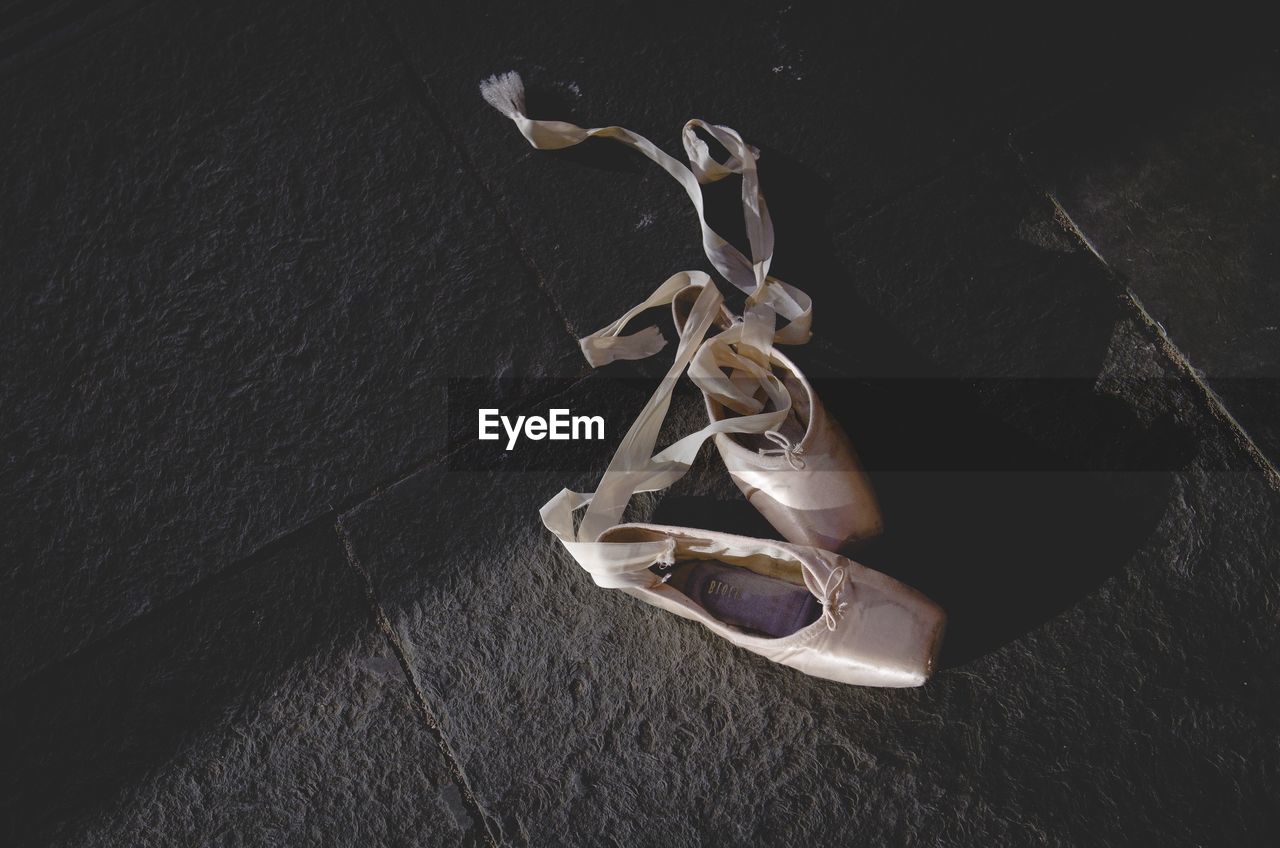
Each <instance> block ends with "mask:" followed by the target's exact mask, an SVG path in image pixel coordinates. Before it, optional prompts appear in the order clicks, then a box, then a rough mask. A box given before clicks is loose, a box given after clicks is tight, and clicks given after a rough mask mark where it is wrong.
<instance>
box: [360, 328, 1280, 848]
mask: <svg viewBox="0 0 1280 848" xmlns="http://www.w3.org/2000/svg"><path fill="white" fill-rule="evenodd" d="M1163 369H1164V365H1163V363H1162V362H1161V360H1160V359H1159V357H1158V354H1157V353H1156V351H1155V349H1154V347H1153V346H1152V345H1151V344H1150V342H1149V340H1148V339H1146V338H1145V337H1144V336H1143V335H1142V333H1141V332H1140V331H1139V330H1136V329H1135V326H1134V324H1133V323H1132V322H1122V323H1121V324H1119V325H1117V327H1116V330H1115V340H1114V344H1113V345H1112V348H1111V354H1110V356H1109V358H1108V361H1107V363H1106V369H1105V371H1104V374H1103V375H1101V381H1100V382H1101V384H1102V386H1103V387H1104V389H1103V390H1105V391H1108V392H1111V393H1114V394H1115V395H1116V396H1117V397H1121V398H1123V399H1124V400H1125V402H1126V403H1130V404H1137V403H1138V400H1137V399H1135V397H1134V395H1135V394H1140V393H1142V392H1144V391H1148V390H1149V389H1150V387H1151V386H1152V385H1153V383H1152V380H1157V381H1158V382H1156V383H1154V385H1159V386H1165V385H1176V384H1173V383H1171V382H1168V381H1169V376H1170V375H1168V374H1167V373H1165V372H1164V370H1163ZM1184 388H1185V387H1184ZM1160 395H1161V396H1160V397H1159V398H1152V399H1146V400H1143V401H1141V403H1142V405H1143V408H1144V409H1145V410H1146V414H1151V415H1163V414H1168V415H1171V416H1174V417H1176V418H1179V419H1180V420H1183V421H1184V422H1185V423H1186V424H1187V426H1191V427H1194V428H1195V429H1196V431H1197V434H1198V436H1199V437H1200V438H1202V439H1203V440H1204V441H1203V443H1202V444H1201V448H1200V451H1199V455H1198V456H1197V457H1196V459H1195V460H1194V461H1193V463H1192V464H1191V465H1190V466H1188V467H1187V468H1185V469H1183V470H1182V471H1180V472H1178V473H1177V474H1175V475H1173V477H1172V480H1167V481H1162V482H1163V485H1162V486H1161V487H1160V489H1159V490H1158V492H1159V494H1160V496H1161V497H1160V500H1159V501H1158V503H1156V504H1154V506H1155V507H1156V509H1155V516H1154V520H1153V521H1152V523H1149V524H1147V525H1145V526H1143V527H1141V528H1140V530H1139V534H1138V536H1137V538H1134V539H1132V540H1131V545H1132V547H1131V548H1130V549H1129V550H1128V551H1125V552H1117V551H1116V550H1114V549H1112V547H1111V546H1110V544H1109V540H1106V539H1099V538H1097V536H1096V535H1095V532H1094V528H1093V527H1090V526H1087V525H1086V526H1083V527H1075V528H1072V532H1073V533H1075V534H1076V535H1077V536H1080V537H1081V538H1083V539H1084V540H1086V541H1085V543H1084V544H1077V543H1076V542H1075V541H1074V540H1073V539H1071V538H1069V537H1063V536H1058V537H1040V538H1037V539H1034V540H1031V541H1032V542H1033V544H1028V545H1027V546H1026V547H1023V548H1021V549H1018V550H1015V551H1014V552H1015V553H1017V554H1019V555H1020V556H1021V560H1020V564H1021V567H1022V569H1023V570H1024V571H1025V572H1026V574H1027V577H1025V578H1024V579H1022V580H1021V581H1015V582H1012V583H1005V582H1002V575H1001V573H1000V571H999V569H1000V568H1001V567H1002V566H1001V559H1002V557H1005V556H1007V555H1008V554H1009V552H1010V550H1012V549H1011V548H1010V547H1009V546H1007V545H1002V543H1001V542H999V541H998V540H993V541H991V544H990V545H988V546H985V547H984V546H983V545H981V544H980V543H979V544H975V542H974V539H973V538H972V537H965V538H960V539H956V540H950V541H947V540H945V538H944V541H943V542H940V543H939V546H942V547H945V548H947V550H948V553H949V556H948V557H947V558H946V559H945V560H938V561H934V562H931V563H928V564H927V565H928V567H929V568H931V569H932V570H933V571H934V574H933V576H932V581H933V583H934V585H935V587H942V588H943V589H946V588H948V587H949V586H950V587H954V586H956V585H961V586H965V587H968V588H969V592H968V595H965V593H963V592H957V591H956V590H955V589H954V588H952V590H951V594H952V597H951V598H949V599H948V602H952V601H958V602H960V603H961V604H963V603H965V602H968V603H970V605H972V601H967V598H969V597H971V596H973V595H975V594H980V595H984V596H986V597H987V598H988V601H987V603H988V607H987V614H988V615H990V616H993V617H996V618H1000V619H1003V620H1004V624H1005V626H1006V628H1007V627H1009V626H1011V625H1013V624H1018V625H1020V626H1021V627H1022V628H1023V629H1024V630H1025V632H1024V633H1023V634H1022V635H1020V636H1018V637H1017V638H1012V639H1011V640H1010V639H1009V637H1008V635H1007V633H1006V634H1005V639H1006V641H1005V642H1004V643H1003V644H1000V645H997V646H993V645H992V644H991V643H990V642H989V641H988V642H987V643H986V644H985V649H984V651H973V650H971V651H970V656H969V657H961V658H959V660H958V662H959V664H956V663H957V659H955V658H954V655H953V659H952V661H951V668H949V669H947V670H944V671H943V672H941V673H940V674H939V675H938V676H937V677H936V678H935V680H934V681H933V682H932V683H931V684H930V685H928V686H926V687H925V688H923V689H921V690H912V691H875V690H864V689H856V688H852V687H842V686H839V685H836V684H829V683H824V682H821V681H817V680H813V679H810V678H806V677H803V676H801V675H798V674H796V673H793V672H791V671H789V670H787V669H783V668H781V667H777V666H772V665H770V664H768V663H766V662H764V661H762V660H759V659H758V658H756V657H753V656H751V655H748V654H746V653H743V652H739V651H736V650H734V649H732V648H730V647H728V646H727V645H725V644H724V643H722V642H719V641H717V640H716V639H714V638H713V637H711V636H709V635H707V634H706V633H705V632H704V631H702V630H701V629H700V628H698V627H696V626H695V625H691V624H690V623H687V622H683V621H679V620H676V619H674V618H673V617H670V616H667V615H666V614H664V613H661V612H659V611H656V610H653V609H651V608H649V607H646V606H644V605H642V604H639V603H637V602H635V601H634V600H632V599H630V598H627V597H625V596H621V595H616V594H612V593H608V592H604V591H601V590H598V589H596V588H595V587H594V586H593V585H592V584H591V583H590V581H589V579H588V578H587V576H586V575H585V574H583V573H581V572H580V571H579V570H578V569H577V568H576V567H575V566H574V565H573V563H572V562H571V561H570V560H569V559H568V558H567V557H566V556H565V555H563V554H562V553H561V552H560V551H559V550H558V547H557V544H556V543H555V542H554V540H553V539H551V537H550V536H549V534H547V533H546V532H545V531H544V530H543V529H542V528H541V526H540V524H539V522H538V520H537V516H536V509H537V507H538V505H539V504H540V503H541V502H542V501H543V500H544V499H545V498H547V497H549V496H550V495H551V494H553V493H554V492H555V491H556V490H557V489H558V488H559V486H561V485H564V484H566V483H569V484H572V485H580V484H581V482H582V480H581V479H580V478H582V477H584V476H587V475H582V474H572V473H560V474H556V473H555V472H547V471H527V472H520V471H511V472H508V473H500V472H494V471H491V470H489V471H486V470H478V468H479V465H480V463H479V460H476V463H477V464H476V467H475V468H472V467H470V466H468V465H467V464H466V463H465V462H463V461H461V460H458V461H456V462H455V464H454V465H452V466H451V467H449V468H442V469H437V470H434V471H427V472H423V473H421V474H420V475H418V476H415V477H414V478H411V479H410V480H409V481H407V482H405V483H403V484H401V485H399V486H397V487H395V488H394V489H392V490H390V491H388V492H386V493H384V494H383V495H381V496H380V497H378V498H376V499H374V500H373V501H371V502H369V503H368V504H366V505H364V506H362V507H361V508H359V509H358V510H357V511H356V512H355V513H354V514H352V515H348V516H347V517H345V518H344V524H345V525H346V526H347V527H348V530H349V532H350V533H351V535H352V538H353V540H354V547H355V549H356V552H357V556H358V557H359V558H360V560H361V562H362V564H363V566H364V567H365V568H367V569H368V570H369V571H370V573H371V574H372V575H373V579H374V581H375V584H376V586H377V591H378V593H379V595H380V597H381V598H382V600H383V602H384V605H385V606H386V609H387V611H388V614H389V615H390V617H391V620H392V622H393V626H394V628H395V629H396V631H397V632H398V633H399V635H400V638H401V639H402V640H403V641H404V642H405V643H406V645H407V646H408V650H409V653H410V655H411V661H412V663H413V666H414V669H415V672H416V675H417V677H418V679H419V682H420V685H421V686H422V688H423V690H424V691H425V692H426V696H427V699H428V701H429V702H430V703H431V705H432V708H433V710H434V711H435V712H436V713H437V714H438V715H439V716H440V717H441V721H442V724H443V726H444V729H445V733H446V735H448V737H449V738H450V739H451V740H454V743H455V751H456V753H457V756H458V757H459V760H460V762H461V765H462V768H463V769H464V770H465V771H466V773H467V774H468V776H469V778H470V780H471V785H472V787H473V788H474V790H475V792H476V794H477V796H478V797H479V800H480V803H481V804H482V805H483V806H484V807H485V809H486V810H487V811H488V812H489V814H490V815H491V816H492V817H493V818H494V820H495V821H499V822H501V827H502V830H503V835H504V838H505V839H506V840H508V841H511V842H514V843H516V844H530V845H540V844H547V843H549V842H569V843H574V844H591V843H594V842H598V841H605V840H617V841H619V842H630V843H644V842H649V841H653V840H655V839H657V838H658V835H659V834H660V835H661V839H662V840H663V842H664V843H666V844H671V845H695V844H817V845H828V844H831V845H834V844H847V843H848V842H849V841H850V840H854V841H857V842H860V843H865V844H893V843H903V842H921V843H939V842H957V843H959V842H964V843H968V842H974V843H983V844H1019V843H1029V842H1035V843H1037V844H1047V845H1076V844H1081V843H1082V842H1102V843H1112V844H1125V843H1137V842H1146V841H1160V842H1162V843H1169V844H1195V843H1196V842H1197V841H1214V840H1226V841H1232V842H1247V843H1249V844H1263V843H1265V841H1266V840H1267V838H1268V837H1270V838H1274V836H1275V835H1276V834H1275V822H1274V820H1273V819H1272V818H1270V814H1269V813H1268V812H1267V811H1268V809H1269V806H1268V801H1267V799H1268V797H1269V794H1270V793H1271V792H1272V790H1273V788H1274V786H1273V783H1272V780H1271V778H1270V777H1269V775H1271V774H1273V770H1274V768H1275V766H1276V764H1277V762H1276V760H1277V754H1278V753H1280V747H1277V741H1278V740H1277V736H1276V728H1275V725H1274V722H1273V721H1272V719H1271V713H1272V710H1271V709H1270V707H1269V704H1270V703H1271V702H1272V701H1273V700H1274V698H1275V696H1276V695H1277V694H1280V693H1277V691H1276V690H1277V681H1278V680H1280V676H1278V675H1277V671H1280V669H1277V668H1276V664H1277V661H1276V659H1275V657H1276V656H1277V654H1276V650H1275V648H1276V644H1277V626H1276V623H1275V620H1274V616H1272V615H1270V613H1269V612H1268V610H1269V609H1271V608H1272V606H1273V605H1274V604H1275V603H1276V602H1277V601H1278V600H1280V598H1278V597H1277V594H1278V593H1280V587H1277V585H1276V583H1275V581H1274V579H1273V578H1272V576H1271V572H1272V571H1273V570H1274V568H1275V565H1276V562H1275V550H1276V549H1277V547H1276V544H1277V542H1280V530H1278V528H1277V526H1276V523H1275V515H1276V514H1277V510H1276V502H1275V495H1274V493H1272V492H1270V491H1269V490H1268V489H1267V487H1266V484H1265V482H1264V481H1263V479H1262V477H1261V475H1260V474H1258V473H1257V472H1230V471H1214V470H1207V469H1206V466H1213V465H1220V462H1218V461H1216V460H1217V458H1216V455H1217V454H1220V453H1230V452H1231V451H1232V450H1233V447H1232V443H1231V441H1230V440H1229V439H1227V438H1226V437H1225V436H1224V434H1223V433H1222V431H1221V429H1220V428H1217V427H1216V426H1215V425H1214V424H1213V422H1212V421H1211V419H1209V418H1208V416H1207V415H1206V414H1205V412H1204V409H1203V406H1202V405H1200V404H1199V403H1198V400H1197V396H1196V395H1195V394H1194V392H1192V391H1187V390H1184V391H1181V392H1174V391H1169V390H1165V391H1162V392H1161V393H1160ZM1158 407H1160V408H1158ZM1063 476H1064V475H1061V474H1059V475H1058V477H1059V478H1061V477H1063ZM1123 482H1125V481H1123V480H1121V481H1120V483H1123ZM1141 482H1142V481H1141V480H1139V481H1138V483H1139V484H1141ZM1130 483H1132V481H1130ZM948 494H955V493H954V492H948ZM663 503H665V501H664V502H663ZM952 503H954V501H952ZM1047 506H1049V507H1050V508H1051V507H1052V506H1053V505H1047ZM651 507H652V504H648V505H646V508H645V509H641V510H639V512H641V513H645V512H646V511H647V512H648V514H652V510H651ZM662 508H663V504H658V510H659V512H661V511H662ZM1025 513H1026V511H1024V514H1025ZM641 517H644V516H643V515H642V516H641ZM663 517H664V518H665V520H668V521H674V520H676V519H678V518H686V519H687V518H689V515H688V514H686V513H682V512H681V511H680V510H679V509H677V510H674V514H672V511H668V514H667V515H665V516H663ZM899 518H902V516H900V515H899ZM697 520H700V519H697ZM1006 520H1007V518H1006V516H1002V515H1000V514H998V513H997V514H994V515H992V516H991V519H990V521H989V527H988V528H987V529H988V530H989V533H988V535H987V538H988V539H991V538H992V537H994V536H996V535H998V534H999V533H1000V532H1001V531H1003V530H1005V529H1007V528H1006V526H1005V523H1004V522H1005V521H1006ZM688 523H695V522H694V521H689V522H688ZM924 523H925V522H924V521H922V520H921V519H915V520H910V519H906V520H903V521H900V522H899V526H900V527H901V526H908V527H909V528H910V532H913V533H921V532H923V533H927V532H929V531H930V530H933V531H934V532H938V533H945V532H947V531H948V530H949V529H950V526H949V525H947V524H946V522H945V521H937V522H936V523H935V526H934V527H932V528H931V527H929V526H921V525H922V524H924ZM721 526H723V525H721ZM729 529H736V528H729ZM1014 530H1015V533H1014V536H1015V537H1016V538H1019V539H1022V541H1023V542H1026V541H1027V540H1026V539H1023V538H1022V537H1021V536H1019V535H1018V534H1017V532H1016V528H1014ZM892 532H897V531H892ZM460 540H465V542H464V543H460ZM922 547H928V545H927V544H926V545H921V544H916V545H915V546H914V550H916V551H919V550H920V549H921V548H922ZM1058 547H1062V548H1064V549H1067V550H1070V551H1072V552H1073V553H1074V554H1075V555H1080V554H1081V553H1083V554H1084V555H1085V556H1087V555H1088V554H1089V553H1090V552H1092V553H1093V555H1094V557H1095V558H1096V559H1099V560H1106V562H1104V563H1103V565H1104V566H1105V568H1104V569H1103V572H1102V573H1103V574H1104V576H1102V577H1101V578H1099V574H1100V571H1099V564H1098V563H1095V562H1093V561H1090V560H1089V559H1087V558H1086V559H1080V560H1077V561H1074V562H1072V561H1065V562H1064V561H1063V559H1062V558H1060V557H1059V556H1057V554H1056V552H1055V548H1058ZM912 550H913V546H912V545H911V544H910V543H909V542H908V543H899V546H898V548H897V552H898V553H899V554H901V555H909V554H910V553H911V552H912ZM992 560H995V565H994V566H992ZM876 564H877V565H878V566H879V567H881V568H887V566H886V564H885V563H884V562H881V561H877V562H876ZM892 564H893V563H889V565H892ZM899 565H902V564H901V563H899ZM1072 567H1075V568H1076V569H1077V570H1079V571H1082V572H1085V573H1087V574H1089V575H1090V576H1091V577H1093V578H1094V579H1095V580H1098V579H1101V583H1100V584H1099V585H1095V586H1094V587H1093V589H1092V591H1090V592H1088V593H1086V594H1085V595H1084V596H1083V597H1078V596H1077V594H1070V593H1067V590H1068V589H1070V590H1072V591H1074V589H1075V588H1078V587H1077V586H1076V585H1075V584H1074V583H1073V580H1074V579H1075V578H1073V577H1067V578H1063V577H1062V576H1061V575H1059V574H1056V573H1055V570H1056V569H1063V568H1067V569H1070V568H1072ZM993 569H994V570H993ZM903 570H906V571H914V572H915V573H916V575H917V576H928V575H927V574H925V573H924V572H925V571H926V569H925V568H923V567H920V566H915V567H907V568H905V569H901V568H900V569H899V572H900V573H901V571H903ZM948 575H950V576H948ZM948 580H950V583H949V582H948ZM919 582H926V581H923V580H922V581H919ZM1037 582H1039V583H1042V584H1048V585H1049V586H1051V587H1054V588H1055V590H1056V591H1057V592H1058V593H1059V598H1058V600H1059V601H1061V602H1062V603H1061V607H1062V611H1061V612H1057V611H1056V610H1053V611H1046V609H1045V608H1044V605H1043V604H1042V603H1039V602H1037V609H1036V613H1037V614H1038V615H1039V616H1040V618H1038V619H1036V620H1033V621H1027V620H1026V617H1025V614H1024V613H1025V611H1024V610H1023V609H1022V607H1021V605H1022V604H1024V603H1025V601H1026V598H1025V597H1024V592H1025V591H1026V589H1027V587H1028V586H1030V585H1034V584H1035V583H1037ZM1064 586H1065V587H1066V589H1064ZM974 618H975V615H972V614H971V615H969V616H967V617H962V618H961V619H960V620H958V621H956V622H955V628H954V632H953V634H952V636H953V638H956V639H960V640H961V641H962V642H965V643H967V644H969V645H970V646H973V645H975V644H978V643H981V641H982V639H984V638H987V637H989V635H990V634H988V633H985V632H982V627H981V624H980V622H975V620H974Z"/></svg>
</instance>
